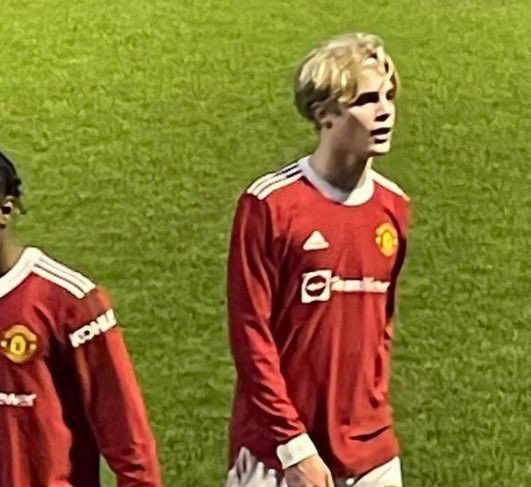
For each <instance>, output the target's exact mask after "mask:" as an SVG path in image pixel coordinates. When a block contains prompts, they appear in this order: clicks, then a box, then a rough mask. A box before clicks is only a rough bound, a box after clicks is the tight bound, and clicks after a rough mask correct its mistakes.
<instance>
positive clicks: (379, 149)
mask: <svg viewBox="0 0 531 487" xmlns="http://www.w3.org/2000/svg"><path fill="white" fill-rule="evenodd" d="M390 150H391V141H390V140H388V141H386V142H381V143H379V144H373V145H372V146H371V148H370V152H371V156H383V155H384V154H387V153H388V152H389V151H390Z"/></svg>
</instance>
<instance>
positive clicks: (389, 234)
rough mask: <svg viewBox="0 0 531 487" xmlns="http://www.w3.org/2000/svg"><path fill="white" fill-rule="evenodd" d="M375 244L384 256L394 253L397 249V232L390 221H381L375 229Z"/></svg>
mask: <svg viewBox="0 0 531 487" xmlns="http://www.w3.org/2000/svg"><path fill="white" fill-rule="evenodd" d="M375 241H376V245H378V248H379V249H380V252H381V253H382V254H383V255H385V256H386V257H391V256H393V255H395V254H396V251H397V249H398V233H397V231H396V228H395V227H394V226H393V225H391V224H390V223H382V224H381V225H380V226H379V227H378V228H377V229H376V239H375Z"/></svg>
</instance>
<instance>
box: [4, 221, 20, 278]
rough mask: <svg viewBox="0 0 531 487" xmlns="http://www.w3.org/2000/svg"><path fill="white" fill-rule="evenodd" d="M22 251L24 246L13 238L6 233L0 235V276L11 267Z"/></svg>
mask: <svg viewBox="0 0 531 487" xmlns="http://www.w3.org/2000/svg"><path fill="white" fill-rule="evenodd" d="M3 232H5V230H3ZM23 251H24V248H23V247H22V246H21V245H20V244H18V243H17V242H16V241H15V240H14V239H12V238H11V237H9V236H6V235H0V276H2V275H4V274H5V273H6V272H8V271H9V270H11V269H12V268H13V266H14V265H15V264H16V263H17V261H18V259H20V256H21V255H22V252H23Z"/></svg>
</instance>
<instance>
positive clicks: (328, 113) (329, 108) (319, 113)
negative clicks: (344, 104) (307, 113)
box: [312, 100, 340, 129]
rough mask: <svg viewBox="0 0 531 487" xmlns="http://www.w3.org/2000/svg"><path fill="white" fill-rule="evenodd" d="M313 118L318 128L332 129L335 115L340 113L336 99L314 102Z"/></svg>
mask: <svg viewBox="0 0 531 487" xmlns="http://www.w3.org/2000/svg"><path fill="white" fill-rule="evenodd" d="M312 113H313V120H314V122H315V126H316V128H317V129H323V128H324V129H330V128H332V125H333V119H334V116H336V115H339V114H340V110H339V107H338V104H337V101H336V100H324V101H316V102H314V103H313V104H312Z"/></svg>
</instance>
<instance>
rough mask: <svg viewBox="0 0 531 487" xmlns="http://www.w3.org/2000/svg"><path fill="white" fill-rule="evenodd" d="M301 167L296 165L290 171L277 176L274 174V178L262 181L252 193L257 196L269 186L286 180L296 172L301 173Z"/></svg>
mask: <svg viewBox="0 0 531 487" xmlns="http://www.w3.org/2000/svg"><path fill="white" fill-rule="evenodd" d="M300 173H301V169H300V168H299V167H296V168H294V169H292V170H291V171H289V172H285V173H282V174H277V175H276V176H273V177H272V178H269V179H268V180H267V181H264V182H262V184H260V185H259V186H258V187H257V188H256V189H255V190H254V191H253V193H252V194H254V195H255V196H256V195H258V194H260V193H261V192H262V191H265V190H266V189H267V188H269V186H271V185H273V184H275V183H278V182H279V181H284V180H286V179H288V178H290V177H292V176H295V175H296V174H300Z"/></svg>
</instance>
